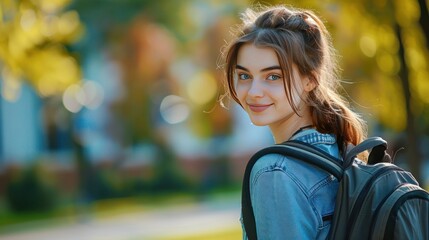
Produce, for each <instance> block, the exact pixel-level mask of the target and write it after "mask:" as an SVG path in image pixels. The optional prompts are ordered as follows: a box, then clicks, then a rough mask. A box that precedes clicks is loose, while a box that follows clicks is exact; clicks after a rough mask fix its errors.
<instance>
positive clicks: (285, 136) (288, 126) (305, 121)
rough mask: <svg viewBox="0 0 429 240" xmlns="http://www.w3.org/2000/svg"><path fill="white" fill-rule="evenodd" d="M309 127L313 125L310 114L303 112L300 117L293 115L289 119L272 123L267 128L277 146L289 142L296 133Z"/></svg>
mask: <svg viewBox="0 0 429 240" xmlns="http://www.w3.org/2000/svg"><path fill="white" fill-rule="evenodd" d="M309 125H313V121H312V119H311V116H310V112H309V111H305V112H302V113H301V116H298V115H297V114H296V113H293V114H292V115H291V116H290V117H288V118H286V119H284V120H281V121H279V122H276V123H273V124H271V125H270V126H269V127H270V130H271V133H272V135H273V137H274V142H275V143H276V144H278V143H282V142H284V141H287V140H289V139H290V138H291V137H292V135H293V134H294V133H295V132H296V131H298V130H299V129H301V128H304V127H308V126H309Z"/></svg>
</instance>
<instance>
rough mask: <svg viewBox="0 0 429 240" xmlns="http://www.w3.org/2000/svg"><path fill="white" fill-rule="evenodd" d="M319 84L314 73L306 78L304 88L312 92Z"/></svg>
mask: <svg viewBox="0 0 429 240" xmlns="http://www.w3.org/2000/svg"><path fill="white" fill-rule="evenodd" d="M316 86H317V81H316V79H315V77H314V75H309V76H307V77H305V79H304V90H305V91H306V92H311V91H312V90H313V89H314V88H315V87H316Z"/></svg>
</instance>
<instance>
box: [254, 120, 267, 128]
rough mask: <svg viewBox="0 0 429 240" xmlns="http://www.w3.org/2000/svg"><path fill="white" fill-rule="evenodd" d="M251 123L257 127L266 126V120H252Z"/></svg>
mask: <svg viewBox="0 0 429 240" xmlns="http://www.w3.org/2000/svg"><path fill="white" fill-rule="evenodd" d="M252 125H254V126H258V127H264V126H267V123H266V122H259V121H252Z"/></svg>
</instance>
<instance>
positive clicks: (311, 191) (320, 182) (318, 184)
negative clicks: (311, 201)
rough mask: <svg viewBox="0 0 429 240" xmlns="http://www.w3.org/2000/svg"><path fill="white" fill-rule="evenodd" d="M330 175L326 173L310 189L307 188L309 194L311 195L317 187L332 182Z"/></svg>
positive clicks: (319, 187)
mask: <svg viewBox="0 0 429 240" xmlns="http://www.w3.org/2000/svg"><path fill="white" fill-rule="evenodd" d="M331 179H332V175H328V176H326V177H325V178H323V179H322V180H320V181H319V182H317V183H315V184H314V185H313V186H312V187H311V188H310V189H309V195H310V196H313V195H314V194H315V193H316V192H317V191H318V190H319V189H321V188H323V187H325V186H327V185H329V184H330V183H331V182H332V180H331Z"/></svg>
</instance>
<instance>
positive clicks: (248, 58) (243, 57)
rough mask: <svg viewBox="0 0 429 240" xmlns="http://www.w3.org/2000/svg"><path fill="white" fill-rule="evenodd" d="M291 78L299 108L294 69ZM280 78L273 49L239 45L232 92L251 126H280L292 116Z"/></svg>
mask: <svg viewBox="0 0 429 240" xmlns="http://www.w3.org/2000/svg"><path fill="white" fill-rule="evenodd" d="M292 76H294V77H293V78H294V81H296V83H295V86H296V88H297V89H295V87H292V95H293V102H294V103H295V105H296V106H298V107H299V106H300V102H301V98H300V96H301V95H302V93H303V88H302V80H301V78H300V76H299V74H298V72H297V69H296V67H295V66H293V74H292ZM283 77H284V76H282V71H281V68H280V64H279V61H278V59H277V55H276V53H275V51H274V50H272V49H271V48H268V47H266V48H260V47H256V46H255V45H253V44H251V43H246V44H244V45H243V46H241V48H240V50H239V52H238V56H237V66H236V80H235V81H236V82H235V90H236V93H237V97H238V99H239V100H240V103H241V105H242V106H243V108H244V110H245V111H246V112H247V114H249V117H250V120H251V121H252V123H253V124H254V125H256V126H270V127H273V126H275V125H277V124H279V125H282V124H283V123H286V122H287V121H288V120H289V119H290V118H291V116H293V115H296V113H295V112H294V111H293V109H292V107H291V105H290V103H289V101H288V98H287V96H286V92H285V88H284V80H283ZM293 85H294V84H292V86H293Z"/></svg>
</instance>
